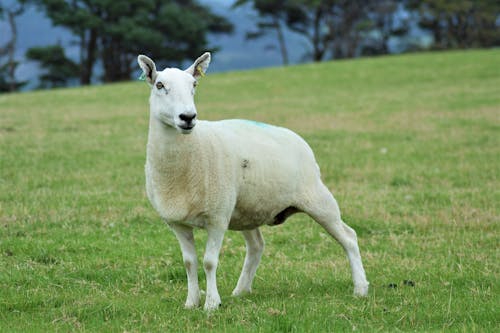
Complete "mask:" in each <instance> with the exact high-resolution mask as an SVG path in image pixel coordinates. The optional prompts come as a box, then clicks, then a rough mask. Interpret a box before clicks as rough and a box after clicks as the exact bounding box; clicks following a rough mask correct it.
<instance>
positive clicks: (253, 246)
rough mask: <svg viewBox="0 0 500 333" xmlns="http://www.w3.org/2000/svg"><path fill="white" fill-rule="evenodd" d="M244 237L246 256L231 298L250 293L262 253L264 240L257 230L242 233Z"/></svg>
mask: <svg viewBox="0 0 500 333" xmlns="http://www.w3.org/2000/svg"><path fill="white" fill-rule="evenodd" d="M242 234H243V236H244V237H245V241H246V246H247V254H246V256H245V263H244V264H243V270H242V271H241V275H240V278H239V279H238V284H237V285H236V288H234V290H233V296H238V295H241V294H242V293H245V292H251V291H252V281H253V278H254V276H255V272H256V271H257V266H259V262H260V258H261V256H262V252H263V251H264V239H263V238H262V234H261V232H260V230H259V229H258V228H256V229H253V230H244V231H242Z"/></svg>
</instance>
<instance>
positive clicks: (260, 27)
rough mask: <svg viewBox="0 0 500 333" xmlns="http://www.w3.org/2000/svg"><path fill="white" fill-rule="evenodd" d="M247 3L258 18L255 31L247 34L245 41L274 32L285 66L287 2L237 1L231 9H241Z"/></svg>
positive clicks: (281, 0)
mask: <svg viewBox="0 0 500 333" xmlns="http://www.w3.org/2000/svg"><path fill="white" fill-rule="evenodd" d="M249 3H252V5H253V8H254V9H255V10H256V11H257V12H258V13H259V16H260V17H259V20H258V21H257V23H256V26H257V30H255V31H251V32H247V39H255V38H260V37H262V36H264V35H265V34H266V33H267V32H268V31H270V30H271V31H272V30H274V31H275V32H276V37H277V38H278V44H279V49H280V52H281V59H282V61H283V65H287V64H288V50H287V48H286V43H285V36H284V34H283V24H284V23H285V22H286V14H287V4H289V1H286V0H277V1H269V0H238V1H236V2H235V3H234V4H233V8H237V7H241V6H244V5H246V4H249Z"/></svg>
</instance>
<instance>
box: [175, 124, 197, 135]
mask: <svg viewBox="0 0 500 333" xmlns="http://www.w3.org/2000/svg"><path fill="white" fill-rule="evenodd" d="M177 130H178V131H179V132H181V133H182V134H191V132H192V131H193V130H194V126H193V127H191V128H182V127H177Z"/></svg>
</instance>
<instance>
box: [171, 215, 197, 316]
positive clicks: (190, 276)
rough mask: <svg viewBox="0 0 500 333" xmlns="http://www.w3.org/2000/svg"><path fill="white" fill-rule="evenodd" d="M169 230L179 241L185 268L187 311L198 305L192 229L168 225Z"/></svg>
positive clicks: (195, 259)
mask: <svg viewBox="0 0 500 333" xmlns="http://www.w3.org/2000/svg"><path fill="white" fill-rule="evenodd" d="M170 228H171V229H172V230H173V231H174V233H175V235H176V236H177V239H178V240H179V244H180V245H181V251H182V259H183V260H184V266H185V267H186V273H187V280H188V296H187V299H186V304H185V307H186V308H187V309H191V308H195V307H197V306H198V305H200V288H199V286H198V260H197V258H196V249H195V245H194V237H193V228H191V227H187V226H183V225H179V224H170Z"/></svg>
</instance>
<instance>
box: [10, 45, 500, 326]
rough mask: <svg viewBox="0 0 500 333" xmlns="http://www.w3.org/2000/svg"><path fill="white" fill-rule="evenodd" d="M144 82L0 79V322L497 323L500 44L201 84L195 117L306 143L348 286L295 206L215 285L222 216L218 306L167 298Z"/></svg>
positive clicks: (175, 255)
mask: <svg viewBox="0 0 500 333" xmlns="http://www.w3.org/2000/svg"><path fill="white" fill-rule="evenodd" d="M148 94H149V91H148V88H147V87H146V85H145V84H144V83H142V82H133V83H124V84H114V85H107V86H95V87H85V88H77V89H63V90H54V91H38V92H32V93H23V94H12V95H1V96H0V149H1V150H0V331H1V332H32V331H39V332H44V331H102V332H123V331H128V332H141V331H142V332H167V331H168V332H190V331H229V332H341V331H353V330H357V331H365V332H373V331H459V332H474V331H478V332H482V331H491V332H494V331H499V330H500V301H499V299H500V292H499V291H500V290H499V289H500V282H499V273H500V270H499V262H500V260H499V259H500V258H499V252H500V251H499V249H500V246H499V244H500V241H499V238H500V236H499V235H500V226H499V220H500V219H499V206H500V191H499V188H500V183H499V180H498V177H499V174H500V167H499V165H500V148H499V147H500V51H499V50H490V51H468V52H449V53H448V52H447V53H428V54H419V55H405V56H397V57H384V58H373V59H360V60H354V61H339V62H333V63H323V64H309V65H302V66H296V67H295V66H294V67H289V68H275V69H264V70H255V71H248V72H233V73H224V74H213V75H208V76H207V77H206V78H204V79H203V81H202V82H201V85H200V87H199V89H198V97H197V105H198V112H199V116H200V118H205V119H223V118H248V119H253V120H257V121H263V122H268V123H272V124H278V125H281V126H285V127H289V128H291V129H293V130H295V131H296V132H298V133H299V134H301V135H302V136H303V137H304V138H305V139H306V140H307V141H308V142H309V143H310V145H311V146H312V148H313V149H314V150H315V152H316V156H317V159H318V162H319V164H320V166H321V169H322V175H323V179H324V181H325V183H326V184H327V185H328V186H329V187H330V188H331V189H332V191H333V192H334V193H335V196H336V198H337V200H338V202H339V204H340V207H341V209H342V212H343V216H344V220H345V221H346V222H347V223H348V224H350V225H351V226H352V227H353V228H355V229H356V230H357V232H358V236H359V244H360V248H361V252H362V256H363V259H364V264H365V268H366V271H367V275H368V279H369V280H370V282H371V290H370V294H369V296H368V297H367V298H366V299H358V298H355V297H353V296H352V282H351V278H350V270H349V267H348V262H347V259H346V258H345V255H344V253H343V251H342V250H341V248H340V246H339V245H338V244H337V243H336V242H334V241H333V240H331V239H330V238H329V237H328V236H327V235H326V233H325V232H324V231H323V230H322V229H321V228H320V227H319V225H317V224H315V223H314V222H313V221H312V220H310V219H309V218H308V217H307V216H305V215H296V216H294V217H293V218H291V219H290V220H289V221H288V222H287V223H286V224H284V225H283V226H280V227H275V228H269V227H266V228H263V233H264V237H265V239H266V250H265V253H264V257H263V260H262V263H261V266H260V268H259V270H258V272H257V277H256V279H255V282H254V293H253V294H251V295H248V296H245V297H240V298H232V297H230V293H231V290H232V288H234V286H235V284H236V281H237V278H238V276H239V273H240V268H241V265H242V263H243V258H244V242H243V238H242V236H241V235H239V234H238V233H236V232H228V233H227V234H226V237H225V241H224V246H223V251H222V254H221V262H220V266H219V270H218V284H219V291H220V293H221V297H222V302H223V304H224V306H223V307H222V308H221V309H220V311H218V312H216V313H214V314H212V315H210V316H208V315H207V314H206V313H204V312H203V311H202V310H193V311H188V310H184V309H183V304H184V300H185V297H186V293H187V287H186V277H185V273H184V268H183V265H182V260H181V252H180V249H179V246H178V244H177V241H176V240H175V237H174V236H173V234H172V233H171V232H170V231H169V230H168V228H167V227H166V226H165V225H164V224H163V223H162V222H161V221H160V219H159V218H158V216H157V214H156V213H155V212H154V211H153V209H152V208H151V206H150V205H149V203H148V202H147V199H146V196H145V190H144V171H143V166H144V159H145V145H146V135H147V124H148V106H147V99H148ZM204 239H205V233H204V232H203V231H198V232H197V233H196V240H197V245H198V250H199V254H200V255H201V253H202V249H203V243H204ZM200 279H201V285H202V286H203V284H204V276H203V272H202V271H201V270H200ZM404 280H411V281H413V282H414V283H415V285H414V286H409V285H405V284H404V283H403V281H404ZM390 284H397V287H396V288H390V287H389V285H390Z"/></svg>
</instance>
